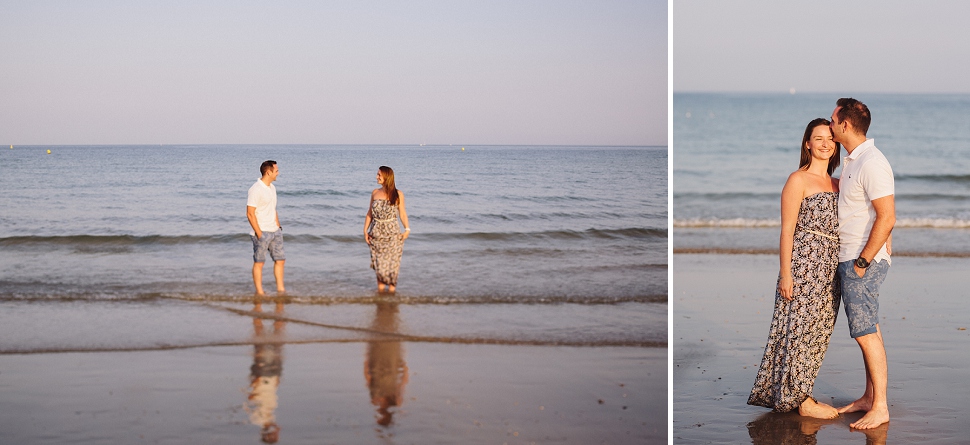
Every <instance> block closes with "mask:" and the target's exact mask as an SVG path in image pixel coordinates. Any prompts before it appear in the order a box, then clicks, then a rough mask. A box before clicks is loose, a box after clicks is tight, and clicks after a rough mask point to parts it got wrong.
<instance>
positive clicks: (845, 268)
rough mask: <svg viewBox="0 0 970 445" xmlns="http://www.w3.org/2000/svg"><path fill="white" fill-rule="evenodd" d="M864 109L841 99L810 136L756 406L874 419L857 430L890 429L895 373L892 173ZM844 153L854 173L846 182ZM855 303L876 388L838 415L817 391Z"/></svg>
mask: <svg viewBox="0 0 970 445" xmlns="http://www.w3.org/2000/svg"><path fill="white" fill-rule="evenodd" d="M870 120H871V116H870V114H869V108H868V107H866V105H865V104H863V103H862V102H859V101H858V100H855V99H851V98H843V99H839V100H838V102H837V104H836V107H835V110H834V111H833V112H832V120H831V121H829V120H826V119H822V118H819V119H815V120H813V121H812V122H810V123H809V124H808V127H807V128H806V129H805V134H804V136H803V137H802V145H801V161H800V163H799V168H798V170H796V171H795V172H794V173H792V174H791V175H790V176H789V177H788V181H787V182H786V183H785V187H784V189H783V190H782V195H781V237H780V243H779V244H780V246H779V252H780V254H779V256H780V261H779V262H780V272H779V277H778V286H777V289H776V292H775V306H774V313H773V315H772V321H771V327H770V330H769V334H768V344H767V346H766V347H765V352H764V357H763V358H762V361H761V367H760V368H759V370H758V375H757V377H756V380H755V384H754V388H753V389H752V390H751V396H750V397H749V398H748V404H751V405H759V406H764V407H768V408H772V409H774V410H776V411H793V410H796V409H797V410H798V413H799V414H801V415H803V416H808V417H817V418H835V417H838V416H839V414H841V413H849V412H856V411H865V412H866V414H865V415H864V416H863V417H862V418H861V419H859V420H858V421H856V422H854V423H852V424H851V425H850V426H851V427H852V428H856V429H871V428H876V427H878V426H880V425H882V424H884V423H887V422H889V405H888V402H887V396H886V389H887V386H888V366H887V362H886V350H885V347H884V345H883V339H882V332H881V331H880V330H879V324H878V320H879V318H878V309H879V301H878V296H879V287H880V286H881V285H882V283H883V281H884V280H885V278H886V274H887V272H888V271H889V264H890V253H891V243H892V239H891V232H892V228H893V225H894V224H895V222H896V216H895V215H896V212H895V202H894V194H895V191H894V181H893V173H892V168H891V167H890V165H889V162H888V161H887V160H886V157H885V156H883V154H882V152H880V151H879V150H878V149H877V148H876V146H875V144H874V142H873V140H872V139H868V138H866V132H867V131H868V129H869V123H870ZM840 145H841V146H842V147H845V150H846V153H847V154H846V157H845V165H844V166H843V167H842V174H841V176H840V178H839V179H836V178H833V177H832V173H833V172H834V171H835V169H836V167H838V166H839V151H840ZM840 301H844V302H845V305H844V306H845V313H846V318H847V319H848V322H849V333H850V335H851V336H852V338H854V339H855V340H856V341H857V342H858V344H859V347H860V349H861V350H862V357H863V361H864V364H865V373H866V389H865V392H864V394H863V395H862V397H860V398H859V399H858V400H856V401H854V402H852V403H850V404H848V405H846V406H843V407H841V408H835V407H833V406H829V405H826V404H824V403H820V402H818V401H816V400H815V399H814V398H813V397H812V388H813V387H814V385H815V378H816V377H817V376H818V371H819V368H820V367H821V365H822V359H823V358H824V356H825V352H826V350H827V349H828V346H829V340H830V339H831V336H832V331H833V329H834V327H835V319H836V316H837V314H838V310H839V305H840Z"/></svg>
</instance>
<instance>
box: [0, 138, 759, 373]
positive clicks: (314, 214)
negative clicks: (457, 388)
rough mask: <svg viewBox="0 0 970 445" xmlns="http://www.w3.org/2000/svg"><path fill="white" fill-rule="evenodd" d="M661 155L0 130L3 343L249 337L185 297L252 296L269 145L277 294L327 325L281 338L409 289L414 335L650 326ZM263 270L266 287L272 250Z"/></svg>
mask: <svg viewBox="0 0 970 445" xmlns="http://www.w3.org/2000/svg"><path fill="white" fill-rule="evenodd" d="M48 150H49V153H48ZM667 156H668V154H667V147H577V146H570V147H550V146H471V145H466V146H403V145H402V146H340V145H320V146H313V145H300V146H295V145H175V146H144V145H140V146H18V145H14V146H12V147H11V148H8V147H7V146H4V147H3V150H2V151H0V159H2V163H3V165H5V166H6V171H5V172H4V174H3V175H0V184H2V187H0V188H2V190H3V192H2V194H0V209H2V212H0V250H2V252H3V255H0V309H2V313H4V314H6V316H5V317H3V319H4V325H5V327H4V328H0V333H2V334H3V335H2V336H0V338H2V340H0V354H24V353H42V352H61V351H102V350H103V351H108V350H111V351H115V350H139V349H146V350H151V349H152V348H180V347H199V346H206V345H220V344H240V343H242V344H244V343H246V342H247V341H249V330H250V325H251V324H252V320H251V319H249V318H247V317H238V318H239V322H240V324H239V326H236V324H235V323H234V322H233V321H231V320H232V318H230V319H228V321H226V322H224V323H222V322H218V323H216V322H206V315H205V314H206V312H204V311H203V312H199V311H198V309H199V308H203V309H205V310H216V311H221V312H222V313H226V314H228V313H229V312H226V311H230V312H231V311H240V310H243V309H246V308H251V302H252V300H253V284H252V277H251V268H252V245H251V242H250V239H249V235H248V233H249V230H250V227H249V224H248V222H247V220H246V215H245V207H246V205H245V203H246V193H247V190H248V188H249V187H250V186H251V185H252V184H253V183H254V182H255V181H256V180H257V179H258V178H259V176H260V175H259V165H260V163H261V162H262V161H264V160H266V159H272V160H275V161H277V162H278V165H279V168H280V175H279V178H278V180H277V181H276V182H275V185H276V188H277V192H278V212H279V219H280V223H281V225H282V226H283V230H284V231H283V233H284V245H285V251H286V288H287V295H286V298H285V301H286V304H287V311H288V313H289V314H290V315H291V316H293V317H304V321H306V320H316V321H315V322H316V323H318V324H319V323H324V322H325V323H326V324H327V326H335V327H336V328H339V329H337V330H336V331H334V330H330V331H327V334H326V335H324V334H321V333H320V332H321V331H320V330H310V329H308V330H307V332H305V333H302V334H301V331H300V330H299V329H296V330H291V331H290V333H289V334H290V335H291V336H292V338H293V339H294V340H299V341H303V342H313V341H318V340H319V341H333V340H334V339H335V338H336V337H340V335H343V334H340V335H337V336H336V337H335V336H334V335H333V332H343V333H346V335H347V336H348V337H347V338H343V337H340V338H341V339H343V340H348V339H349V340H348V341H350V340H354V339H356V340H354V341H357V340H359V339H360V338H361V337H360V332H359V331H355V329H359V328H366V327H367V326H369V325H370V324H371V321H369V320H368V317H369V315H366V314H367V313H368V312H367V311H372V310H373V309H372V308H373V306H374V305H375V304H376V303H381V302H387V301H388V298H391V299H392V301H393V303H394V304H400V305H402V307H404V308H412V309H414V308H423V309H422V310H420V311H419V310H417V309H414V310H412V311H411V313H414V314H417V313H420V314H422V315H413V316H412V317H410V318H407V319H408V322H407V323H404V325H403V326H402V329H404V330H406V331H407V334H408V335H410V336H411V338H412V339H415V340H421V341H443V342H447V341H455V339H460V340H461V341H464V342H470V343H499V344H503V343H509V344H517V343H527V344H539V345H543V344H550V345H582V346H587V345H588V346H597V345H601V346H665V345H666V342H667V321H666V320H667V281H668V279H667V276H668V273H667V269H668V264H667V261H668V258H667V255H668V247H667V246H668V236H667V228H668V206H667V200H668V192H667V184H668V183H667V174H668V173H667V168H668V162H667ZM381 165H388V166H391V167H392V168H394V170H395V173H396V180H397V185H398V187H399V188H400V189H401V190H403V191H404V192H405V193H406V198H407V201H406V203H407V211H408V215H409V219H410V224H411V228H412V232H411V235H410V238H409V239H408V240H407V241H406V243H405V247H404V257H403V260H402V265H401V271H400V280H399V283H398V291H397V294H396V295H395V296H394V297H385V296H378V295H377V294H376V293H375V290H376V281H375V278H374V273H373V271H372V270H370V269H369V253H368V248H367V245H366V244H365V243H364V239H363V222H364V215H365V213H366V211H367V204H368V199H369V195H370V192H371V190H373V189H374V188H376V187H377V184H376V181H375V175H376V172H377V168H378V167H379V166H381ZM767 189H768V188H766V190H765V192H767ZM685 192H686V190H685ZM698 216H700V215H698ZM268 263H271V261H268ZM264 287H265V289H266V290H267V292H268V294H270V296H273V294H274V293H275V292H274V289H275V285H274V281H273V277H272V269H271V264H268V265H267V267H266V269H265V270H264ZM408 313H409V312H408V309H403V310H402V314H405V315H406V314H408ZM341 314H346V315H345V316H344V315H341ZM247 320H248V321H247ZM92 326H94V327H92ZM172 326H177V327H178V328H176V329H173V328H172ZM344 328H345V329H344ZM340 329H343V330H340ZM237 331H238V333H237Z"/></svg>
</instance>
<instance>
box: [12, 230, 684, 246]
mask: <svg viewBox="0 0 970 445" xmlns="http://www.w3.org/2000/svg"><path fill="white" fill-rule="evenodd" d="M411 236H412V237H414V238H422V237H424V238H427V239H429V240H432V241H436V240H484V241H521V240H526V239H529V240H534V239H537V238H538V239H552V240H570V239H662V238H666V237H667V230H666V229H646V228H628V229H589V230H585V231H572V230H552V231H544V232H473V233H424V234H416V235H411ZM361 237H362V236H358V235H353V236H344V235H332V236H327V235H309V234H298V235H291V234H286V238H285V239H286V242H287V243H307V244H317V243H321V242H337V243H359V242H360V241H361ZM248 241H249V235H247V234H244V233H237V234H231V235H227V234H223V235H176V236H163V235H146V236H135V235H65V236H11V237H5V238H0V246H3V247H24V246H33V245H53V246H68V247H72V246H73V247H79V248H84V247H94V246H98V247H127V246H139V245H175V244H226V243H239V242H248Z"/></svg>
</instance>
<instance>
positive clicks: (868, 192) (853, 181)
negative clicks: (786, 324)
mask: <svg viewBox="0 0 970 445" xmlns="http://www.w3.org/2000/svg"><path fill="white" fill-rule="evenodd" d="M871 120H872V119H871V115H870V114H869V108H868V107H866V105H865V104H863V103H862V102H859V101H858V100H855V99H851V98H842V99H839V100H838V102H836V107H835V111H833V112H832V124H831V128H832V135H833V136H834V139H835V141H836V142H839V143H841V144H842V146H843V147H845V151H846V152H847V153H848V154H847V155H846V157H845V159H844V161H843V163H842V165H843V167H842V175H841V177H840V178H839V268H838V276H839V279H840V280H841V282H842V301H843V303H844V305H845V315H846V318H847V319H848V320H849V334H850V335H851V336H852V338H854V339H855V340H856V342H858V343H859V347H860V348H861V349H862V358H863V360H864V361H865V369H866V390H865V393H864V394H863V395H862V397H861V398H859V399H858V400H856V401H854V402H852V403H850V404H848V405H846V406H843V407H841V408H839V412H840V413H849V412H855V411H866V414H865V415H864V416H862V418H861V419H859V420H858V421H856V422H855V423H852V424H851V425H850V426H851V427H853V428H856V429H871V428H876V427H878V426H879V425H882V424H884V423H886V422H889V404H888V401H887V395H886V389H887V387H888V382H889V367H888V364H887V361H886V348H885V345H884V344H883V340H882V331H880V329H879V287H880V286H881V285H882V283H883V281H884V280H885V279H886V274H887V273H888V272H889V264H890V262H891V258H890V253H891V250H890V249H891V244H890V243H891V239H890V235H891V234H892V230H893V226H894V225H895V224H896V204H895V200H894V195H895V184H894V180H893V171H892V168H891V167H890V166H889V161H888V160H886V157H885V156H883V154H882V152H881V151H879V149H878V148H876V145H875V142H874V141H873V140H872V139H867V138H866V132H867V131H869V123H870V121H871Z"/></svg>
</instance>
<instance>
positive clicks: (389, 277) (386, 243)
mask: <svg viewBox="0 0 970 445" xmlns="http://www.w3.org/2000/svg"><path fill="white" fill-rule="evenodd" d="M371 217H372V218H373V221H372V222H371V226H370V231H369V232H370V236H371V238H372V239H371V244H370V268H371V269H374V271H375V272H377V280H378V281H380V282H381V283H384V284H388V285H391V286H397V272H398V270H399V269H400V268H401V254H403V253H404V241H402V240H401V237H400V235H401V226H399V225H398V223H397V218H398V213H397V206H396V205H392V204H391V203H390V201H388V200H386V199H375V200H374V204H373V206H372V207H371Z"/></svg>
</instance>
